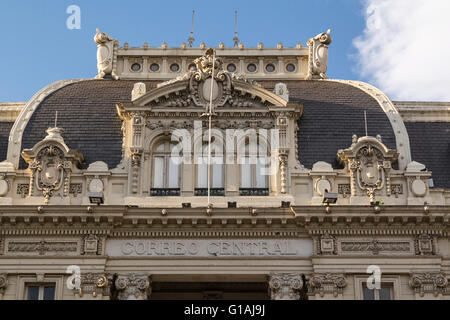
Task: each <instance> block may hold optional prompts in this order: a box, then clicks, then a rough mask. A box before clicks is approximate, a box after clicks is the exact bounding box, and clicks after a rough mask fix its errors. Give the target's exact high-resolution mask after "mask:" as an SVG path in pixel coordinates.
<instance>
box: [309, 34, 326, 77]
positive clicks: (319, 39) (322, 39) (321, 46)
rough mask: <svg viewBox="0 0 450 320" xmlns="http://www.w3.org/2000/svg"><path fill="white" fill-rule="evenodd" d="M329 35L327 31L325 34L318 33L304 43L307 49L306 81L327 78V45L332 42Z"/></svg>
mask: <svg viewBox="0 0 450 320" xmlns="http://www.w3.org/2000/svg"><path fill="white" fill-rule="evenodd" d="M330 33H331V30H330V29H328V31H327V32H326V33H325V32H324V33H320V34H318V35H317V36H315V37H314V38H311V39H309V40H308V41H307V42H306V44H307V45H308V47H309V66H308V76H307V78H306V79H307V80H311V79H326V78H327V76H326V73H327V62H328V45H329V44H330V43H331V41H332V39H331V34H330Z"/></svg>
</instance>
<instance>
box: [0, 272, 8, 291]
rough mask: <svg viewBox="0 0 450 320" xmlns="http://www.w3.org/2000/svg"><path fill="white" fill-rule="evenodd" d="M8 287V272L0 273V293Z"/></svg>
mask: <svg viewBox="0 0 450 320" xmlns="http://www.w3.org/2000/svg"><path fill="white" fill-rule="evenodd" d="M7 287H8V274H6V273H2V274H0V294H2V295H3V294H5V290H6V288H7Z"/></svg>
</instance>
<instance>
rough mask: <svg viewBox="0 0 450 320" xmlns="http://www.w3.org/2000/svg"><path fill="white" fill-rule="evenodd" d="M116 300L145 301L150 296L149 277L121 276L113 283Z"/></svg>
mask: <svg viewBox="0 0 450 320" xmlns="http://www.w3.org/2000/svg"><path fill="white" fill-rule="evenodd" d="M115 286H116V290H117V291H118V295H117V298H118V300H147V299H148V298H149V297H150V294H151V287H150V277H149V276H145V275H135V274H130V275H123V276H119V277H118V278H117V279H116V282H115Z"/></svg>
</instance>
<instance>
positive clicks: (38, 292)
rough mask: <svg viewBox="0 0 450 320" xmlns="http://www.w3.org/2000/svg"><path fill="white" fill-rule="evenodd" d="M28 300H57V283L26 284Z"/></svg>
mask: <svg viewBox="0 0 450 320" xmlns="http://www.w3.org/2000/svg"><path fill="white" fill-rule="evenodd" d="M25 295H26V299H27V300H55V284H54V283H48V284H39V285H38V284H30V285H27V286H26V292H25Z"/></svg>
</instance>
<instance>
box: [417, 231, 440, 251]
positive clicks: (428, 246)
mask: <svg viewBox="0 0 450 320" xmlns="http://www.w3.org/2000/svg"><path fill="white" fill-rule="evenodd" d="M414 247H415V251H416V255H421V256H427V255H434V254H435V248H434V240H433V237H432V236H431V235H429V234H426V233H422V234H420V235H418V236H417V237H416V239H415V243H414Z"/></svg>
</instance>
